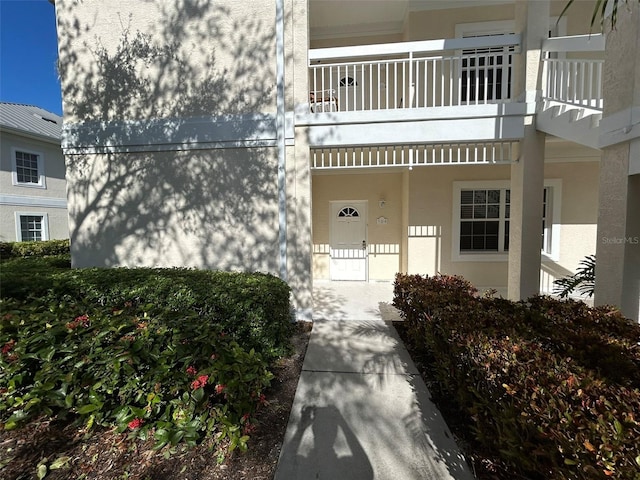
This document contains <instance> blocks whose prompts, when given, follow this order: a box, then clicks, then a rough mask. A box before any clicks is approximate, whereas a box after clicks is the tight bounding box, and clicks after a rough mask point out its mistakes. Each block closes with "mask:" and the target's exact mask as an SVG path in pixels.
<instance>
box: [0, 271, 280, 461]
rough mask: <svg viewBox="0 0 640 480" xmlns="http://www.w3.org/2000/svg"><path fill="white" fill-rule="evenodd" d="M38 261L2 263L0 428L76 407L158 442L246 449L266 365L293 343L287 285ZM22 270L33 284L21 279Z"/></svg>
mask: <svg viewBox="0 0 640 480" xmlns="http://www.w3.org/2000/svg"><path fill="white" fill-rule="evenodd" d="M34 260H36V259H34V258H28V259H12V260H7V261H4V262H3V263H2V270H1V273H0V275H1V276H2V278H1V281H2V285H3V289H2V297H1V298H0V349H1V353H0V426H2V427H3V428H5V429H11V428H19V427H20V426H22V425H24V424H25V423H27V422H29V421H30V420H31V419H33V418H36V417H39V416H42V415H45V416H52V417H53V416H57V415H61V416H68V415H75V416H76V417H77V418H78V419H79V420H80V421H82V422H83V423H84V424H86V425H87V427H88V428H91V427H92V426H94V425H100V426H116V427H117V429H118V431H120V432H129V435H130V436H131V437H140V438H142V439H146V438H148V437H150V436H151V437H152V438H153V439H154V440H155V442H156V447H157V448H159V449H160V448H163V447H165V446H175V445H177V444H187V445H193V444H196V443H198V442H200V441H201V440H202V439H203V438H204V437H206V436H211V437H213V438H216V439H218V443H219V444H220V445H226V446H227V448H230V446H233V448H241V449H244V448H245V447H246V441H247V439H248V437H247V433H249V432H250V431H251V428H250V427H252V425H251V423H250V419H251V418H253V416H254V414H255V413H256V411H257V410H258V409H259V408H260V406H261V405H262V404H263V403H264V394H265V390H266V389H267V388H268V386H269V384H270V381H271V379H272V377H273V375H272V374H271V372H270V371H269V364H270V362H273V361H275V359H276V358H278V356H279V355H282V354H284V353H287V352H288V351H289V348H290V347H289V338H290V334H291V331H292V329H291V320H290V313H289V287H288V286H287V285H286V284H285V283H284V282H282V281H280V280H279V279H277V278H275V277H273V276H271V275H264V274H242V273H238V274H236V273H222V272H211V271H197V270H187V269H165V270H163V269H111V270H108V269H79V270H70V269H68V268H51V267H50V266H47V265H45V264H42V263H40V262H35V264H34V263H33V262H34ZM20 272H22V276H23V277H26V280H29V281H30V283H31V285H32V288H31V291H28V290H26V289H24V288H21V287H17V286H16V285H17V284H19V280H20ZM26 280H25V283H29V282H28V281H26ZM5 286H6V287H7V288H5Z"/></svg>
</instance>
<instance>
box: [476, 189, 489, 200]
mask: <svg viewBox="0 0 640 480" xmlns="http://www.w3.org/2000/svg"><path fill="white" fill-rule="evenodd" d="M486 202H487V191H486V190H474V192H473V203H486Z"/></svg>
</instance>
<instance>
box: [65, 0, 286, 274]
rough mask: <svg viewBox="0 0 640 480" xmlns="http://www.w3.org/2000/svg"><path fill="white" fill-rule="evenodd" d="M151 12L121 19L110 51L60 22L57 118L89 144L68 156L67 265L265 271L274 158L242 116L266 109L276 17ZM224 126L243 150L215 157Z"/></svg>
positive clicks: (71, 23) (71, 22)
mask: <svg viewBox="0 0 640 480" xmlns="http://www.w3.org/2000/svg"><path fill="white" fill-rule="evenodd" d="M149 8H159V9H160V10H161V11H160V12H159V15H158V17H157V18H160V19H161V20H162V21H161V22H159V23H156V24H153V26H152V27H148V28H147V29H146V30H145V31H142V30H141V28H137V26H136V25H134V23H135V22H134V19H133V18H132V17H128V18H126V19H124V20H123V18H121V17H120V16H119V17H118V18H117V24H114V25H113V28H114V31H116V30H117V31H118V32H119V33H117V34H114V35H117V36H118V37H119V40H118V41H117V42H111V43H109V41H108V39H107V41H103V40H101V39H100V38H98V37H97V36H96V35H92V33H91V32H92V30H93V28H94V24H89V23H87V22H84V23H83V20H81V19H80V18H78V17H77V16H74V15H73V13H70V14H68V15H58V22H59V24H58V30H59V32H60V37H61V42H60V59H61V60H60V67H59V68H60V73H61V76H62V79H63V90H64V92H63V93H64V99H65V110H68V111H69V112H71V113H72V115H73V116H72V117H69V118H72V119H73V117H75V120H76V121H79V122H80V125H82V127H83V129H82V135H81V136H77V137H76V138H74V141H73V144H74V146H81V147H86V148H85V150H84V151H83V150H82V149H80V150H76V151H75V152H73V153H74V154H72V155H67V156H66V162H67V175H68V179H69V182H68V199H69V204H70V205H69V206H70V210H69V214H70V219H71V220H70V223H71V227H72V228H71V244H72V252H73V263H74V266H119V265H129V266H134V265H136V266H140V265H153V266H199V267H202V268H218V269H224V270H246V269H247V266H252V269H254V270H262V271H271V272H276V271H277V268H278V185H277V156H276V154H275V147H273V146H264V145H263V144H261V142H260V139H263V138H264V137H265V136H269V135H271V133H272V132H275V129H274V125H272V123H270V122H269V121H267V120H265V118H267V117H265V116H264V115H263V116H260V115H257V116H256V115H253V116H252V115H251V114H253V113H255V112H267V113H275V73H273V74H267V73H271V70H273V72H275V57H274V52H275V22H274V18H273V17H269V18H261V17H259V16H256V17H253V18H237V16H233V15H232V12H230V11H229V9H228V8H226V7H224V6H219V5H216V4H214V3H213V2H208V1H197V0H183V1H182V2H181V3H179V4H178V6H175V4H173V3H172V4H164V3H161V4H160V6H158V5H156V4H153V3H150V4H149ZM113 20H114V23H116V22H115V18H114V19H113ZM92 21H93V22H94V23H95V22H96V21H97V20H96V18H94V19H93V20H92ZM223 27H224V28H223ZM158 39H165V41H162V42H160V41H158ZM83 49H84V51H85V53H87V52H88V58H90V59H91V61H90V62H88V61H87V58H83V57H82V54H79V52H81V51H82V50H83ZM221 56H223V57H224V58H227V59H228V58H233V59H234V63H233V66H232V67H231V68H230V67H229V66H222V65H221V63H226V61H225V62H220V61H219V60H218V58H219V57H221ZM271 63H272V64H273V65H271ZM265 64H268V65H267V66H265ZM258 69H260V71H258ZM212 116H215V117H216V118H215V119H212ZM221 118H222V119H223V120H225V121H224V122H218V123H216V121H215V120H216V119H218V120H219V119H221ZM140 120H145V121H146V120H152V122H151V123H149V122H145V123H142V122H140ZM228 120H233V121H228ZM203 126H204V128H203ZM222 129H224V131H225V133H226V135H225V136H226V138H231V139H243V138H249V139H253V140H254V141H253V143H252V145H253V146H252V148H224V149H215V148H216V147H220V146H226V147H228V146H230V145H229V144H228V142H227V144H226V145H224V142H219V141H218V139H219V136H217V135H216V131H221V130H222ZM203 131H204V132H205V133H204V136H203V133H202V132H203ZM76 133H77V132H74V130H73V128H71V129H69V130H68V134H69V135H70V136H73V135H75V134H76ZM171 138H173V139H175V140H171V141H169V143H170V144H168V140H167V139H171ZM270 145H273V144H272V143H271V144H270ZM232 146H236V145H234V144H232Z"/></svg>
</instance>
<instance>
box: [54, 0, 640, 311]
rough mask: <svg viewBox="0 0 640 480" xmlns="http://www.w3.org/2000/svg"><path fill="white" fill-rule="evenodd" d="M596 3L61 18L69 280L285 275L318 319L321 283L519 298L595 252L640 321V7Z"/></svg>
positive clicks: (201, 7)
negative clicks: (118, 274)
mask: <svg viewBox="0 0 640 480" xmlns="http://www.w3.org/2000/svg"><path fill="white" fill-rule="evenodd" d="M594 3H595V2H586V1H585V2H576V4H575V5H574V6H573V7H572V8H571V9H570V10H569V11H568V12H567V13H566V15H565V16H563V17H562V18H560V20H558V17H559V16H560V13H561V12H562V10H563V8H564V6H565V4H566V0H515V1H507V0H486V1H485V0H473V1H464V0H447V1H435V0H411V1H410V0H397V1H393V2H391V1H389V2H382V1H373V0H372V1H368V0H357V1H356V0H344V1H340V2H338V1H323V0H309V1H298V0H255V1H251V2H236V1H230V0H229V1H220V2H196V1H184V2H162V1H157V2H115V3H114V2H98V1H85V2H82V3H77V2H73V1H63V0H59V1H56V11H57V20H58V36H59V54H60V71H61V76H62V86H63V102H64V106H65V108H64V111H65V115H66V116H65V133H64V136H63V149H64V152H65V155H66V158H67V162H68V169H67V176H68V177H67V178H68V181H69V182H70V183H69V202H70V211H71V214H70V222H71V240H72V241H71V244H72V258H73V264H74V265H76V266H88V265H106V266H115V265H164V266H174V265H178V266H182V265H185V266H197V267H203V268H220V269H229V270H236V269H240V270H261V271H268V272H273V273H275V274H278V275H280V276H281V277H282V278H285V279H286V280H287V281H288V282H289V283H290V285H291V286H292V288H293V292H294V303H295V306H296V309H297V312H298V315H299V316H300V317H301V318H305V317H309V316H310V315H311V305H312V304H311V285H312V282H313V280H315V279H327V280H329V279H330V280H364V281H376V280H391V279H393V277H394V274H395V273H396V272H398V271H401V272H409V273H423V274H424V273H427V274H435V273H437V272H442V273H448V274H459V275H463V276H464V277H466V278H467V279H469V280H470V281H472V282H473V283H474V284H475V285H477V286H478V287H479V288H481V289H490V288H493V289H496V290H497V291H498V292H499V293H501V294H503V295H505V296H508V297H510V298H514V299H520V298H526V297H528V296H530V295H532V294H535V293H537V292H539V291H542V292H549V291H551V289H552V288H553V285H552V284H553V280H554V279H556V278H558V277H561V276H564V275H567V274H571V273H573V272H575V270H576V268H577V266H578V263H579V262H580V260H581V259H583V258H584V257H585V256H587V255H589V254H593V253H596V254H597V259H598V273H597V275H598V285H597V289H596V297H595V301H596V303H612V304H616V305H620V306H621V307H622V309H623V311H624V313H625V314H627V315H628V316H630V317H632V318H635V319H638V317H639V313H638V312H639V310H640V245H639V243H640V241H639V237H640V215H639V212H638V205H640V153H639V152H640V126H639V118H640V113H639V112H640V49H637V48H636V46H637V45H638V41H639V38H640V33H639V32H640V13H639V10H640V7H639V6H638V4H637V2H629V6H628V10H627V6H625V7H624V12H622V10H621V11H620V15H619V18H618V25H617V28H616V29H615V31H613V32H611V33H609V34H608V35H607V37H606V39H605V37H604V36H603V35H588V33H589V25H590V19H591V12H592V8H593V6H594ZM549 37H557V38H549ZM336 308H339V305H336Z"/></svg>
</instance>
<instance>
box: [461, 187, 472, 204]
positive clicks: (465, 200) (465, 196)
mask: <svg viewBox="0 0 640 480" xmlns="http://www.w3.org/2000/svg"><path fill="white" fill-rule="evenodd" d="M460 203H461V204H462V205H471V204H473V190H462V191H461V192H460Z"/></svg>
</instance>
